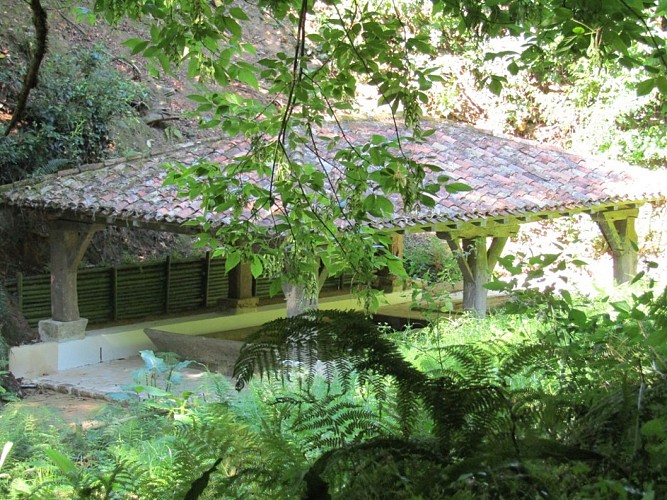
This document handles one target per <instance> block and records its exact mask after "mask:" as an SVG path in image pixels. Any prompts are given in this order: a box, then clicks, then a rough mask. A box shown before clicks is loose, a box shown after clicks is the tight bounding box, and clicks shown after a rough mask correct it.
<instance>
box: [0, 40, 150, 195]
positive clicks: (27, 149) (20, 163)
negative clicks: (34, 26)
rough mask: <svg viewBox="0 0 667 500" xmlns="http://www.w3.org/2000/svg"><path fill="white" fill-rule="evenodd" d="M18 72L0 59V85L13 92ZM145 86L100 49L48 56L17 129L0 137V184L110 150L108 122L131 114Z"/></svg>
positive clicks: (98, 157)
mask: <svg viewBox="0 0 667 500" xmlns="http://www.w3.org/2000/svg"><path fill="white" fill-rule="evenodd" d="M20 83H21V81H20V74H19V73H17V71H16V68H15V67H13V66H11V65H10V64H9V62H8V61H6V60H3V59H0V87H2V88H3V89H4V90H5V92H6V93H7V94H8V95H9V100H11V96H12V95H14V94H16V93H18V91H19V88H20ZM144 98H145V90H144V89H142V87H141V85H140V84H137V83H135V82H132V81H130V80H127V79H126V78H125V77H124V76H123V75H122V74H121V73H119V72H118V71H117V70H116V69H115V68H114V66H113V64H112V63H111V60H110V58H109V57H108V56H106V55H105V54H103V53H102V52H100V51H97V50H92V51H82V52H74V53H72V54H62V55H58V54H54V55H52V56H50V57H49V58H48V59H47V60H46V61H45V62H44V64H43V66H42V69H41V76H40V83H39V85H38V86H37V87H36V88H35V89H33V91H32V92H31V94H30V99H29V100H28V104H27V107H26V110H25V113H24V116H23V118H22V120H21V127H20V128H19V129H18V131H17V133H13V134H10V135H9V136H7V137H3V138H2V139H1V140H0V184H5V183H8V182H12V181H16V180H19V179H22V178H25V177H27V176H30V175H40V174H46V173H51V172H56V171H58V170H63V169H66V168H71V167H74V166H77V165H82V164H86V163H94V162H97V161H100V160H102V159H104V158H105V157H107V156H108V155H109V154H110V153H111V152H112V151H113V142H112V138H111V135H110V129H111V127H112V123H113V120H114V119H115V118H120V117H127V116H130V115H131V114H132V113H133V106H134V105H137V104H139V103H140V102H142V100H143V99H144Z"/></svg>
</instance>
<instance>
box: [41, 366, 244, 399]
mask: <svg viewBox="0 0 667 500" xmlns="http://www.w3.org/2000/svg"><path fill="white" fill-rule="evenodd" d="M144 366H145V365H144V361H143V360H142V359H141V358H140V357H139V356H135V357H132V358H128V359H118V360H113V361H107V362H104V363H96V364H92V365H86V366H82V367H78V368H70V369H68V370H61V371H59V372H56V373H52V374H49V375H45V376H42V377H38V378H36V379H34V380H33V381H32V382H33V383H34V384H35V385H37V387H40V388H43V389H49V390H54V391H57V392H61V393H65V394H72V395H74V396H81V397H90V398H97V399H107V400H112V399H114V394H118V393H122V392H127V389H128V387H130V386H136V385H142V384H141V383H138V382H135V380H134V375H135V374H136V373H137V372H138V371H140V370H141V369H142V368H143V367H144ZM180 373H181V374H182V376H183V381H182V382H181V383H180V384H176V385H174V386H173V388H172V389H171V391H170V392H172V393H173V394H175V395H180V394H181V393H182V392H184V391H191V392H193V393H194V394H196V395H198V396H201V397H203V398H205V399H206V400H208V401H215V400H218V399H219V397H218V395H217V393H216V390H215V389H214V386H215V384H214V383H213V382H214V380H217V381H218V382H219V381H220V380H221V378H222V379H223V383H224V384H226V383H228V384H229V386H230V387H233V384H232V379H231V378H229V377H223V376H222V375H220V374H213V373H209V372H207V371H205V370H201V369H197V368H190V367H189V368H186V369H184V370H181V372H180ZM164 382H165V381H164V380H163V379H158V382H157V384H156V385H157V387H159V388H161V389H164V388H165V384H164Z"/></svg>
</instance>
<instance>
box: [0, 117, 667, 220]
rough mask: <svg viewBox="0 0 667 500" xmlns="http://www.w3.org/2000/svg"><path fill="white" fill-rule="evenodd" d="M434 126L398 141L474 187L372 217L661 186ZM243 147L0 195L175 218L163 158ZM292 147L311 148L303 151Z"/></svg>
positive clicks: (641, 191) (619, 194)
mask: <svg viewBox="0 0 667 500" xmlns="http://www.w3.org/2000/svg"><path fill="white" fill-rule="evenodd" d="M344 128H345V129H346V135H347V137H348V139H349V140H351V141H352V142H353V143H355V144H360V143H361V142H362V141H365V140H367V139H368V138H369V137H370V135H371V134H380V135H386V136H387V137H390V138H391V133H392V130H393V127H389V126H387V125H386V124H381V123H356V122H355V123H347V124H344ZM435 128H436V132H435V133H434V134H433V135H432V136H430V137H429V138H428V140H427V141H426V142H425V143H423V144H411V143H409V142H408V141H405V142H404V143H403V148H404V150H405V151H406V153H407V155H408V156H412V157H413V158H415V159H419V160H420V161H424V162H426V163H431V164H435V165H438V166H439V167H441V168H443V170H444V172H437V173H434V174H432V175H430V176H429V177H428V178H427V181H429V182H437V177H438V176H439V175H442V174H443V173H444V174H446V175H448V176H449V177H450V180H451V181H457V182H464V183H466V184H468V185H470V186H471V187H472V188H473V191H469V192H461V193H456V194H449V193H447V192H446V190H445V189H444V186H443V188H442V189H441V190H440V192H439V193H438V194H437V195H436V198H435V199H436V206H435V207H434V208H423V207H422V208H417V209H415V210H413V211H411V212H410V213H404V212H402V211H401V209H400V206H399V205H398V203H395V204H396V206H397V213H396V217H395V218H394V219H393V220H392V221H376V224H375V225H377V226H380V227H387V226H392V227H406V226H411V225H429V224H434V223H447V222H453V221H454V222H455V221H470V220H475V219H480V218H483V217H487V216H488V217H495V216H504V215H507V214H514V215H525V214H530V213H534V212H542V211H567V210H573V209H595V207H601V206H603V205H606V204H610V203H630V202H644V201H653V200H660V199H664V198H665V195H666V191H667V177H665V174H664V173H658V172H650V171H647V170H645V169H640V168H637V167H632V166H630V165H627V164H622V163H618V162H612V161H607V160H600V159H594V158H583V157H578V156H575V155H572V154H570V153H567V152H564V151H558V150H554V149H553V148H545V147H541V146H539V145H536V144H531V143H528V142H526V141H521V140H510V139H505V138H501V137H496V136H492V135H489V134H487V133H484V132H481V131H479V130H475V129H472V128H467V127H460V126H454V125H450V124H438V125H437V126H435ZM322 133H323V135H327V136H329V137H333V136H335V135H339V133H338V132H336V133H334V132H333V131H331V130H323V131H322ZM342 142H343V141H341V143H342ZM246 151H247V149H246V143H244V142H243V141H241V140H239V139H220V140H217V141H210V142H206V143H197V144H195V143H188V144H185V145H182V146H181V147H179V148H175V149H172V150H170V151H165V152H163V153H161V154H156V155H152V156H141V157H135V159H134V160H128V159H114V160H108V161H105V162H104V163H100V164H96V165H87V166H84V167H81V168H80V169H75V170H70V171H64V172H59V173H58V174H57V175H50V176H45V177H43V178H37V179H30V180H28V181H23V182H20V183H15V184H13V185H9V186H4V187H2V188H0V205H9V206H20V207H26V208H38V209H47V210H53V211H55V212H63V211H71V212H74V213H76V214H78V215H80V216H82V217H88V218H90V219H94V218H95V216H100V217H103V218H104V219H111V220H113V219H116V220H119V221H128V222H129V221H132V220H141V221H145V222H162V223H163V222H165V221H166V222H169V223H175V224H182V223H184V222H187V221H192V220H195V219H196V218H197V217H198V216H199V215H201V214H202V207H201V200H200V199H194V200H190V199H189V198H187V197H184V196H178V195H177V190H176V188H175V187H174V186H163V182H164V180H165V178H166V175H167V171H166V169H165V168H164V164H166V163H173V162H178V163H184V164H189V165H192V164H194V163H195V162H196V161H199V159H200V158H203V159H205V160H208V161H211V162H213V163H218V164H220V165H221V166H224V165H225V164H227V163H229V162H231V161H232V160H233V159H234V158H236V157H238V156H241V155H243V154H245V153H246ZM319 151H320V153H324V155H325V156H326V158H324V165H325V166H326V168H328V169H331V168H332V166H333V165H334V164H336V161H335V160H334V159H333V157H334V155H335V149H334V151H328V152H327V150H326V148H325V147H321V148H319ZM299 156H303V157H306V158H311V157H312V154H310V153H308V152H303V153H302V154H299ZM311 161H312V158H311ZM245 181H246V182H259V180H258V179H256V178H253V177H251V176H245ZM263 182H266V181H265V180H264V181H263ZM266 215H267V216H268V214H266ZM207 219H208V220H209V221H211V222H212V223H213V225H222V224H226V223H227V222H228V221H229V215H228V214H224V213H223V214H217V213H216V214H208V215H207Z"/></svg>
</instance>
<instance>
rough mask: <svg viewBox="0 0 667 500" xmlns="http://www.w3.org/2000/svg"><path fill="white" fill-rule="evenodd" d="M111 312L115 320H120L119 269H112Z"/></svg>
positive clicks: (114, 267)
mask: <svg viewBox="0 0 667 500" xmlns="http://www.w3.org/2000/svg"><path fill="white" fill-rule="evenodd" d="M111 310H112V314H113V320H114V321H116V320H118V267H116V266H113V267H112V268H111Z"/></svg>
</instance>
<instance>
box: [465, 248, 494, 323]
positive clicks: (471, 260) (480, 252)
mask: <svg viewBox="0 0 667 500" xmlns="http://www.w3.org/2000/svg"><path fill="white" fill-rule="evenodd" d="M462 250H463V254H464V255H463V258H464V259H465V260H466V263H467V267H468V269H469V270H470V272H469V273H464V275H463V309H464V310H466V311H470V312H472V313H473V315H474V316H476V317H478V318H484V316H486V296H487V292H488V290H487V289H486V288H484V285H485V284H486V283H488V282H489V274H490V273H489V267H488V263H487V254H486V237H485V236H478V237H476V238H473V239H467V238H464V239H463V246H462Z"/></svg>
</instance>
